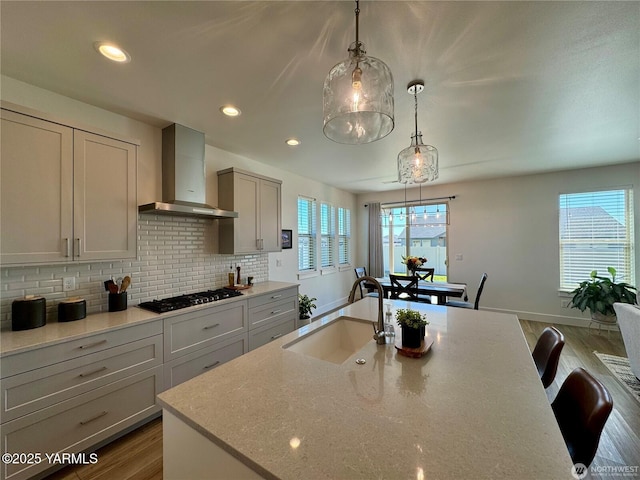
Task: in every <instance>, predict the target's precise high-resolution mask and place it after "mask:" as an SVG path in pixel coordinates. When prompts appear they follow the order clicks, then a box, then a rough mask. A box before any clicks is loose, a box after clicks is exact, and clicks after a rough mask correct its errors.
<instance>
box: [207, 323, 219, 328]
mask: <svg viewBox="0 0 640 480" xmlns="http://www.w3.org/2000/svg"><path fill="white" fill-rule="evenodd" d="M219 325H220V324H219V323H214V324H213V325H207V326H206V327H204V328H203V330H209V329H210V328H216V327H217V326H219Z"/></svg>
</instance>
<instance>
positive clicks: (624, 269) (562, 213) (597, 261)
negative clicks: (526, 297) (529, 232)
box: [559, 188, 635, 290]
mask: <svg viewBox="0 0 640 480" xmlns="http://www.w3.org/2000/svg"><path fill="white" fill-rule="evenodd" d="M632 196H633V191H632V190H631V189H630V188H622V189H617V190H605V191H594V192H584V193H570V194H561V195H560V196H559V219H560V225H559V227H560V228H559V233H560V288H561V289H568V290H573V289H575V288H576V287H577V286H578V284H579V283H580V282H582V281H583V280H587V279H588V278H589V275H590V274H591V271H592V270H597V271H598V274H599V275H604V276H608V273H607V267H614V268H615V269H616V271H617V273H616V281H624V282H627V283H631V284H635V271H634V265H635V260H634V255H635V252H634V234H633V224H634V222H633V198H632Z"/></svg>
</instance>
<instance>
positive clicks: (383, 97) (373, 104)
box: [323, 42, 394, 144]
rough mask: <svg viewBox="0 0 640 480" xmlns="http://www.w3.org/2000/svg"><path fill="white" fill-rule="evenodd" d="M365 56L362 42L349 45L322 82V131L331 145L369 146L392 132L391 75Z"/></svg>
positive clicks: (384, 67)
mask: <svg viewBox="0 0 640 480" xmlns="http://www.w3.org/2000/svg"><path fill="white" fill-rule="evenodd" d="M365 53H366V52H365V50H364V45H363V44H362V43H361V42H354V43H353V44H351V46H350V47H349V58H348V59H347V60H345V61H343V62H341V63H339V64H337V65H336V66H335V67H333V68H332V69H331V71H330V72H329V75H327V78H326V79H325V81H324V103H323V107H324V108H323V110H324V128H323V131H324V134H325V135H326V136H327V137H328V138H329V139H331V140H333V141H334V142H338V143H346V144H363V143H370V142H374V141H376V140H379V139H381V138H383V137H386V136H387V135H389V133H391V131H392V130H393V126H394V119H393V75H392V74H391V70H389V67H387V65H386V64H385V63H384V62H383V61H381V60H379V59H377V58H374V57H368V56H366V55H365Z"/></svg>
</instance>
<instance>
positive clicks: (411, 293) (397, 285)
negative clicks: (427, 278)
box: [389, 274, 431, 303]
mask: <svg viewBox="0 0 640 480" xmlns="http://www.w3.org/2000/svg"><path fill="white" fill-rule="evenodd" d="M389 280H390V282H391V287H392V289H391V292H390V295H389V298H392V299H400V300H409V301H412V302H420V301H421V302H423V303H431V302H426V301H425V299H421V298H420V297H419V295H418V277H417V276H416V275H412V276H405V275H393V274H390V275H389Z"/></svg>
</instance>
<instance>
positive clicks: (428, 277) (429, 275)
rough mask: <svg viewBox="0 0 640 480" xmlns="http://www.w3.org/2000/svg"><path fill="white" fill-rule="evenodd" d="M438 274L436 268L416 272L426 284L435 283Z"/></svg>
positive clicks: (421, 269)
mask: <svg viewBox="0 0 640 480" xmlns="http://www.w3.org/2000/svg"><path fill="white" fill-rule="evenodd" d="M435 273H436V269H435V268H420V269H418V270H416V276H417V277H418V278H419V279H420V280H424V281H425V282H427V281H428V282H433V276H434V275H435Z"/></svg>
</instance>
